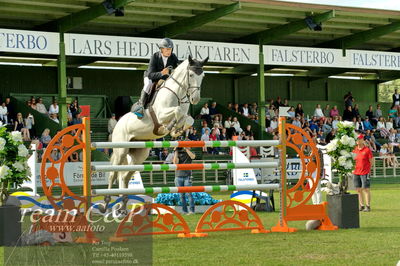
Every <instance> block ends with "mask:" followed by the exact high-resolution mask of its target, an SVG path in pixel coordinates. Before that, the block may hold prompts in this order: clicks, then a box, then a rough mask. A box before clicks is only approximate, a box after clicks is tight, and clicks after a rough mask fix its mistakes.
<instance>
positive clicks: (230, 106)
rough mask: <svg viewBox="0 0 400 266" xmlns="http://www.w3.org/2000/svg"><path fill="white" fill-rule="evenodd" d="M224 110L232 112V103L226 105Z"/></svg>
mask: <svg viewBox="0 0 400 266" xmlns="http://www.w3.org/2000/svg"><path fill="white" fill-rule="evenodd" d="M226 108H227V109H228V110H231V111H232V109H233V105H232V103H228V104H227V106H226Z"/></svg>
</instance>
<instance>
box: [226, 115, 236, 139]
mask: <svg viewBox="0 0 400 266" xmlns="http://www.w3.org/2000/svg"><path fill="white" fill-rule="evenodd" d="M224 128H226V134H227V137H228V139H232V136H233V135H234V134H235V133H236V130H235V128H234V127H233V121H232V117H231V116H228V118H227V120H226V121H225V122H224Z"/></svg>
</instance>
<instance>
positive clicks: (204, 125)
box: [201, 120, 211, 135]
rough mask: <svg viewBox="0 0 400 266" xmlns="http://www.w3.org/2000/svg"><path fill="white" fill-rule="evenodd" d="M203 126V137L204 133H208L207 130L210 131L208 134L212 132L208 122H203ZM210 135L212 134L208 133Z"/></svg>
mask: <svg viewBox="0 0 400 266" xmlns="http://www.w3.org/2000/svg"><path fill="white" fill-rule="evenodd" d="M202 124H203V125H202V128H201V135H203V134H204V132H206V130H208V132H210V131H211V129H210V128H209V127H208V124H207V121H205V120H203V122H202ZM208 134H210V133H208Z"/></svg>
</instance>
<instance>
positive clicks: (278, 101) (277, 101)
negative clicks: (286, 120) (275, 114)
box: [274, 96, 283, 110]
mask: <svg viewBox="0 0 400 266" xmlns="http://www.w3.org/2000/svg"><path fill="white" fill-rule="evenodd" d="M274 106H275V110H279V107H281V106H283V103H282V99H281V96H278V97H277V98H276V101H275V102H274Z"/></svg>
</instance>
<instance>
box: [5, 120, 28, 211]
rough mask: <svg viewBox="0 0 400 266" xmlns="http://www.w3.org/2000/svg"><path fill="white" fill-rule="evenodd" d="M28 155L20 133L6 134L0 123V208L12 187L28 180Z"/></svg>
mask: <svg viewBox="0 0 400 266" xmlns="http://www.w3.org/2000/svg"><path fill="white" fill-rule="evenodd" d="M28 155H29V151H28V149H27V148H26V147H25V145H24V143H23V142H22V135H21V132H19V131H12V132H8V131H7V128H6V127H5V126H3V125H2V124H1V123H0V206H3V205H5V204H6V202H7V199H8V196H9V195H10V190H11V188H12V187H20V186H21V185H22V184H23V182H24V181H26V180H29V176H30V168H29V166H28V164H27V161H28Z"/></svg>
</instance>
